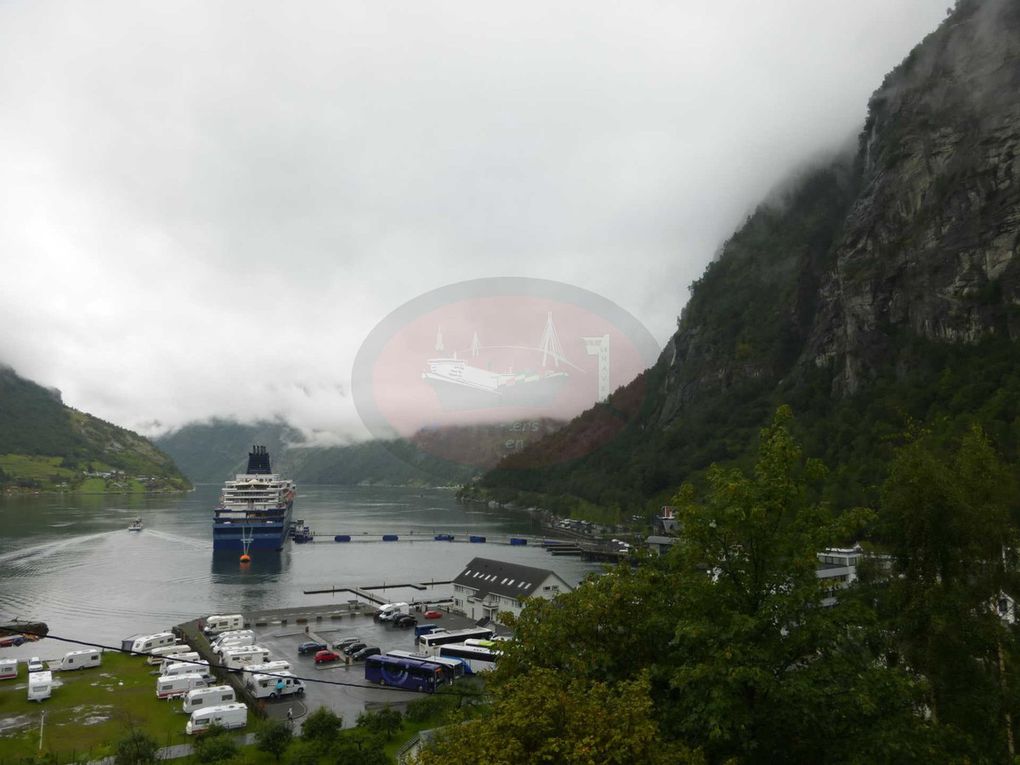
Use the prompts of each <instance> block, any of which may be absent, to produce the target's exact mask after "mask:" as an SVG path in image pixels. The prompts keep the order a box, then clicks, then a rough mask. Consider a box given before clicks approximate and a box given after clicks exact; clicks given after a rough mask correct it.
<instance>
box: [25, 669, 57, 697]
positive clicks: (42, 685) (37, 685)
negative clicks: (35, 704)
mask: <svg viewBox="0 0 1020 765" xmlns="http://www.w3.org/2000/svg"><path fill="white" fill-rule="evenodd" d="M52 694H53V673H52V672H33V673H32V674H30V675H29V676H28V700H29V701H42V700H43V699H48V698H49V697H50V696H51V695H52Z"/></svg>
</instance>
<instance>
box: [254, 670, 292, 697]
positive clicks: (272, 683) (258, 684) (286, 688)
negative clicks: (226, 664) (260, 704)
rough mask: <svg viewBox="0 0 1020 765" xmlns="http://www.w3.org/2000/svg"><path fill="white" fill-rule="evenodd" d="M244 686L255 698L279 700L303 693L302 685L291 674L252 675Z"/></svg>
mask: <svg viewBox="0 0 1020 765" xmlns="http://www.w3.org/2000/svg"><path fill="white" fill-rule="evenodd" d="M245 686H246V687H247V688H248V690H249V691H251V692H252V695H254V696H255V697H256V698H259V699H264V698H267V697H268V698H271V699H275V698H279V697H280V696H290V695H291V694H292V693H296V694H298V695H300V694H302V693H304V692H305V686H304V683H302V682H301V681H300V680H298V679H297V678H296V677H294V675H293V673H291V672H275V673H273V674H272V675H261V674H259V675H252V676H251V677H249V678H248V681H247V682H246V683H245Z"/></svg>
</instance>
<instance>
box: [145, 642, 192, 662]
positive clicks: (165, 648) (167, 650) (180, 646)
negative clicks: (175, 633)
mask: <svg viewBox="0 0 1020 765" xmlns="http://www.w3.org/2000/svg"><path fill="white" fill-rule="evenodd" d="M190 651H191V646H190V645H188V644H187V643H176V644H174V645H161V646H159V647H158V648H153V649H152V650H151V651H148V654H149V656H148V658H146V660H145V661H146V662H147V663H149V664H162V663H163V658H164V657H166V656H170V655H171V654H181V653H189V652H190Z"/></svg>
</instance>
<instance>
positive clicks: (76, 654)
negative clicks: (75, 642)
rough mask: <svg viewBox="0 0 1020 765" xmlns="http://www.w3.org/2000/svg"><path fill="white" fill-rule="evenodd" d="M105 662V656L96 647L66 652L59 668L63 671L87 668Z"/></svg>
mask: <svg viewBox="0 0 1020 765" xmlns="http://www.w3.org/2000/svg"><path fill="white" fill-rule="evenodd" d="M102 663H103V657H102V655H101V654H100V653H99V650H98V649H96V648H90V649H88V650H85V651H71V652H70V653H66V654H64V658H63V659H61V660H60V663H59V664H58V665H57V669H59V670H60V671H61V672H63V671H66V670H69V669H85V668H86V667H98V666H99V665H100V664H102Z"/></svg>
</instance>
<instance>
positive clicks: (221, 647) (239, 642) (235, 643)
mask: <svg viewBox="0 0 1020 765" xmlns="http://www.w3.org/2000/svg"><path fill="white" fill-rule="evenodd" d="M246 645H255V635H237V636H235V637H228V638H224V639H223V640H217V641H216V642H215V643H213V645H212V649H213V650H214V651H215V652H216V653H223V652H224V651H225V650H226V649H228V648H241V647H242V646H246Z"/></svg>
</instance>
